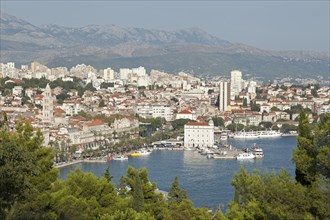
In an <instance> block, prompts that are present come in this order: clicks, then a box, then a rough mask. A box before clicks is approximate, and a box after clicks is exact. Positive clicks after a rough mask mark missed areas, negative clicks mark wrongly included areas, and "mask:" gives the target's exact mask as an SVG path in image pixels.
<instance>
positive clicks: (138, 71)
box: [132, 66, 146, 76]
mask: <svg viewBox="0 0 330 220" xmlns="http://www.w3.org/2000/svg"><path fill="white" fill-rule="evenodd" d="M132 73H135V74H136V75H137V76H146V69H145V68H144V67H143V66H139V67H138V68H132Z"/></svg>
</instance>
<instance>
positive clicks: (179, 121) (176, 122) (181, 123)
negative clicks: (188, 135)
mask: <svg viewBox="0 0 330 220" xmlns="http://www.w3.org/2000/svg"><path fill="white" fill-rule="evenodd" d="M188 122H195V121H194V120H190V119H176V120H174V121H172V123H171V124H172V127H173V129H174V130H179V129H183V127H184V125H185V124H187V123H188Z"/></svg>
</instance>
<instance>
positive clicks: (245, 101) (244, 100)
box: [243, 98, 248, 106]
mask: <svg viewBox="0 0 330 220" xmlns="http://www.w3.org/2000/svg"><path fill="white" fill-rule="evenodd" d="M247 105H248V104H247V99H246V98H244V99H243V106H247Z"/></svg>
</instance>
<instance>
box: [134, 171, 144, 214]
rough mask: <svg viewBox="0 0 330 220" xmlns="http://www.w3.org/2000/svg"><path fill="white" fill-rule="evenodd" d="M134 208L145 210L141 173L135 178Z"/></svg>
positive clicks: (140, 210)
mask: <svg viewBox="0 0 330 220" xmlns="http://www.w3.org/2000/svg"><path fill="white" fill-rule="evenodd" d="M133 209H134V210H135V211H137V212H142V211H144V197H143V190H142V183H141V179H140V176H139V175H135V178H134V188H133Z"/></svg>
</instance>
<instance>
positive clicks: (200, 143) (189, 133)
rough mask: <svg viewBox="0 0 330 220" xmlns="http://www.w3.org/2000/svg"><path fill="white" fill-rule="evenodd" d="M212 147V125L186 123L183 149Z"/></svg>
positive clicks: (210, 122) (211, 122) (211, 123)
mask: <svg viewBox="0 0 330 220" xmlns="http://www.w3.org/2000/svg"><path fill="white" fill-rule="evenodd" d="M213 145H214V123H213V121H212V120H210V121H209V122H208V123H207V122H188V123H187V124H185V126H184V147H187V148H196V147H213Z"/></svg>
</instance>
